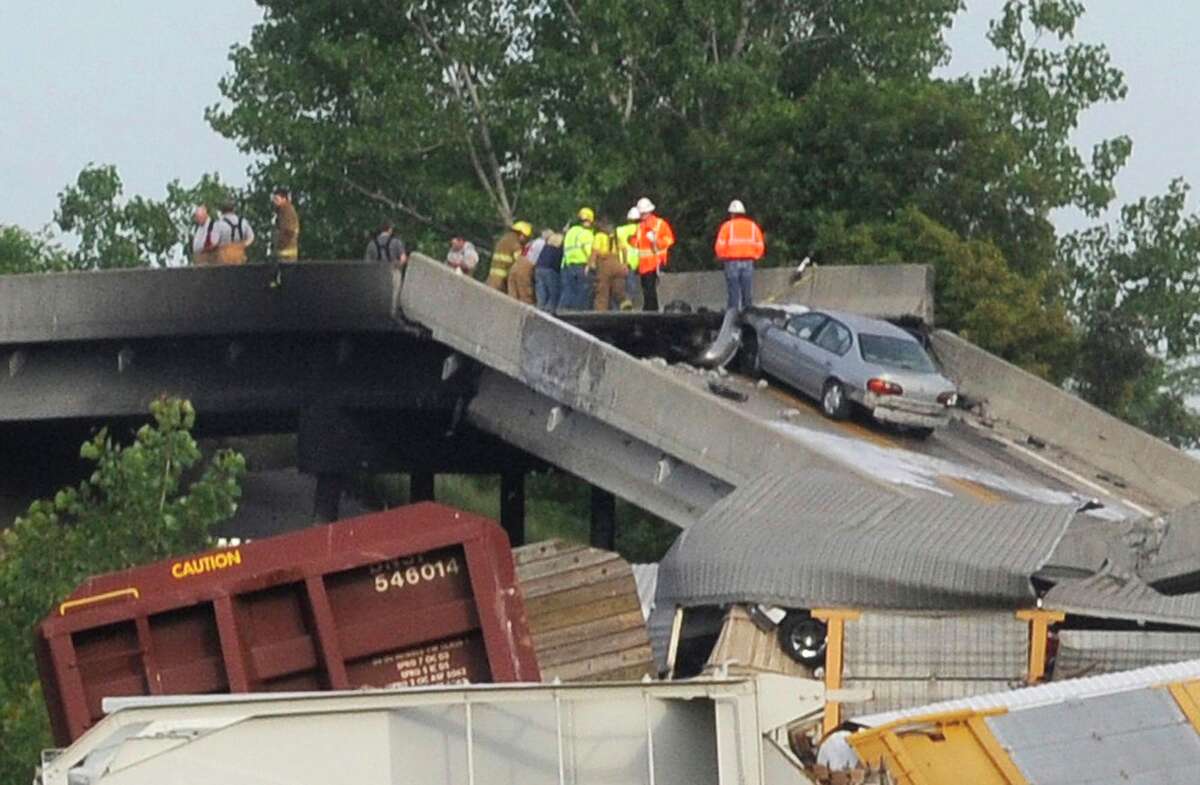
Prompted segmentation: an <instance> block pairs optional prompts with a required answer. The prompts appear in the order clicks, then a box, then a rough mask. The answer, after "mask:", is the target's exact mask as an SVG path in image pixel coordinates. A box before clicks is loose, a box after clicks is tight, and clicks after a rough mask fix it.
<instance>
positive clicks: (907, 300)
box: [659, 264, 934, 325]
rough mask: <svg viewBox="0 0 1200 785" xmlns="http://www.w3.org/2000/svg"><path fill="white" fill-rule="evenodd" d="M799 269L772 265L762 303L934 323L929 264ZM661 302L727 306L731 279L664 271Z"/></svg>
mask: <svg viewBox="0 0 1200 785" xmlns="http://www.w3.org/2000/svg"><path fill="white" fill-rule="evenodd" d="M793 275H794V268H791V267H782V268H781V267H771V268H762V269H760V270H757V271H756V272H755V275H754V299H755V302H759V303H791V304H796V305H807V306H809V307H810V308H829V309H833V310H840V311H851V312H853V313H861V314H865V315H867V316H874V317H877V318H880V319H897V320H910V321H918V322H921V323H923V324H928V325H932V324H934V304H933V268H932V267H930V266H929V265H924V264H889V265H844V266H832V267H824V266H822V267H816V268H811V269H809V270H807V271H805V273H804V275H803V276H801V277H800V279H799V280H796V281H793V280H792V279H793ZM659 292H660V293H659V301H660V302H661V303H663V304H666V303H669V302H671V301H672V300H683V301H684V302H687V303H689V304H691V305H692V306H693V307H705V308H712V309H714V310H719V309H722V308H724V307H725V276H724V274H723V273H721V272H720V271H715V272H702V273H664V274H663V276H662V281H661V283H660V284H659Z"/></svg>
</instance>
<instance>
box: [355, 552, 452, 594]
mask: <svg viewBox="0 0 1200 785" xmlns="http://www.w3.org/2000/svg"><path fill="white" fill-rule="evenodd" d="M457 574H458V559H456V558H453V557H451V558H449V559H439V560H438V561H433V562H425V563H424V564H414V565H411V566H409V567H405V568H403V569H398V570H393V571H392V572H391V573H387V572H381V573H377V574H376V575H375V591H377V592H385V591H388V590H390V589H403V588H404V587H405V586H416V585H417V584H418V583H421V582H422V581H432V580H435V579H437V578H445V577H446V576H447V575H457Z"/></svg>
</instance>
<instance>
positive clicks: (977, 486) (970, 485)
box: [767, 385, 1004, 504]
mask: <svg viewBox="0 0 1200 785" xmlns="http://www.w3.org/2000/svg"><path fill="white" fill-rule="evenodd" d="M767 392H768V393H769V394H770V395H771V397H773V398H775V400H777V401H780V402H782V403H786V404H790V405H791V406H793V407H797V406H800V405H803V406H805V407H806V408H808V409H809V410H810V411H812V412H814V413H816V414H817V415H818V416H820V417H821V418H822V419H823V420H825V422H828V423H830V424H832V425H834V426H835V427H837V428H838V429H839V430H841V431H843V432H845V433H847V434H849V435H852V436H855V437H857V438H859V439H862V440H864V441H868V442H871V443H872V444H874V445H876V446H878V447H884V448H887V449H889V450H899V449H904V446H903V445H902V444H900V443H899V442H896V441H894V440H892V439H889V438H888V437H886V436H884V435H882V434H879V433H876V432H875V431H872V430H871V429H870V428H867V427H866V426H863V425H860V424H858V423H856V422H852V421H850V420H830V419H829V418H828V417H825V415H824V414H822V413H821V410H820V409H819V408H818V407H817V405H816V404H814V403H813V402H812V401H809V400H808V399H807V398H801V397H798V396H796V395H793V394H792V393H790V392H788V391H786V390H781V389H779V388H778V387H776V386H774V385H771V386H769V387H767ZM938 479H940V480H942V481H943V482H944V483H945V484H947V485H951V486H953V489H957V490H959V491H962V492H963V493H965V494H967V495H968V496H971V497H972V498H974V499H976V500H978V501H981V502H983V503H984V504H996V503H997V502H1001V501H1004V496H1002V495H1001V494H999V493H997V492H995V491H993V490H992V489H991V488H988V487H987V486H986V485H982V484H981V483H978V482H975V481H974V480H964V479H962V478H959V477H949V476H945V475H939V477H938Z"/></svg>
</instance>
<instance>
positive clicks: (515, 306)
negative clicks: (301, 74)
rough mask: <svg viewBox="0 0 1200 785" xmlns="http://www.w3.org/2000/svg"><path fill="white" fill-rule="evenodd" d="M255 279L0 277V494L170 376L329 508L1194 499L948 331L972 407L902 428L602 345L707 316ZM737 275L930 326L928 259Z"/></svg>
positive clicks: (205, 426) (334, 270) (682, 514)
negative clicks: (561, 491) (827, 499)
mask: <svg viewBox="0 0 1200 785" xmlns="http://www.w3.org/2000/svg"><path fill="white" fill-rule="evenodd" d="M268 283H269V282H268V271H267V270H266V269H265V268H259V267H254V266H248V267H241V268H201V269H180V270H135V271H112V272H101V273H84V274H67V275H45V276H15V277H10V278H0V360H4V363H5V364H4V366H3V367H0V370H2V371H3V373H0V443H3V444H4V445H5V449H4V450H3V451H0V464H3V465H0V471H3V472H4V475H5V476H6V478H7V480H6V484H7V487H6V488H5V489H3V492H5V493H8V495H9V496H10V498H24V497H27V496H28V495H30V494H31V493H43V492H45V491H46V490H47V486H52V485H53V484H56V483H57V482H58V481H59V480H60V479H62V478H64V477H66V476H69V475H70V473H71V470H72V468H73V467H74V466H75V465H76V462H77V459H76V452H75V451H76V450H77V447H78V444H79V442H80V441H81V440H82V439H81V436H82V435H83V434H86V432H87V429H89V428H91V427H94V426H95V425H97V424H105V423H113V422H116V423H126V422H133V421H136V420H139V419H142V418H144V416H145V412H146V410H147V406H148V403H149V401H150V400H152V399H153V398H155V397H157V396H159V395H161V394H164V393H169V394H177V395H184V396H187V397H189V398H191V399H192V400H193V402H194V403H195V404H196V406H197V409H198V410H199V411H200V413H201V435H205V436H213V437H224V436H230V435H244V434H258V433H280V432H284V433H296V434H297V435H298V436H297V462H298V465H299V468H300V470H301V471H303V472H305V473H309V474H312V475H315V476H317V477H318V478H321V482H319V483H318V496H319V498H318V499H317V506H318V508H320V509H319V510H318V511H319V512H320V513H322V514H323V515H324V517H329V514H330V513H331V512H336V500H337V494H338V490H339V487H338V483H339V478H344V477H346V476H348V475H350V474H354V473H356V472H362V471H365V472H391V471H403V472H409V473H411V474H413V475H414V476H417V477H422V478H429V477H431V476H432V474H433V473H438V472H447V473H473V472H488V473H500V474H502V475H504V476H505V477H507V478H508V479H507V480H506V490H505V493H504V497H505V499H507V500H508V502H509V503H508V504H507V505H506V506H505V507H504V510H505V517H508V518H509V519H510V520H509V524H510V530H511V531H513V533H514V535H517V536H518V537H519V533H518V524H517V523H516V522H515V521H516V520H517V519H518V518H519V517H520V513H521V504H520V479H519V478H520V477H522V476H523V474H524V473H525V472H527V471H529V470H532V469H535V468H537V467H539V466H542V465H545V464H550V465H554V466H557V467H559V468H561V469H563V470H565V471H568V472H571V473H573V474H575V475H577V476H579V477H582V478H584V479H585V480H587V481H588V482H590V483H592V484H593V485H594V486H596V487H598V488H600V489H602V491H604V492H605V493H602V494H598V495H597V498H598V501H599V503H598V513H597V514H598V521H597V523H598V525H599V526H600V527H601V528H603V527H604V526H606V525H609V522H608V521H606V520H605V518H606V515H611V507H610V506H608V505H606V503H605V500H606V498H607V496H606V494H615V495H616V496H619V497H621V498H624V499H626V500H628V501H630V502H631V503H633V504H636V505H638V506H641V507H643V508H644V509H646V510H649V511H651V512H653V513H655V514H657V515H659V516H661V517H663V518H664V519H666V520H668V521H670V522H672V523H674V524H676V525H679V526H687V525H689V524H690V523H691V522H693V521H695V520H697V519H698V518H699V517H700V516H701V515H703V513H704V512H705V511H706V510H708V509H709V508H710V507H711V506H712V505H713V504H714V503H715V502H716V501H717V500H719V499H721V498H722V497H724V496H725V495H726V494H728V493H729V492H730V491H731V490H732V489H733V488H735V487H737V486H739V485H741V484H743V483H745V482H746V481H748V480H749V479H752V478H754V477H756V476H760V475H762V474H763V473H766V472H768V471H769V472H771V473H775V474H779V473H783V474H786V473H789V472H792V473H799V472H803V471H805V470H809V469H814V468H819V469H821V470H824V471H833V472H842V473H844V474H846V476H853V477H855V478H857V480H859V481H862V482H866V483H871V484H874V485H877V486H879V487H882V488H885V489H886V490H887V491H888V492H891V493H896V494H900V495H910V496H919V495H922V494H930V493H933V494H941V495H948V496H955V497H962V498H968V499H974V500H975V501H978V502H980V503H1001V502H1004V501H1010V500H1030V499H1032V500H1036V501H1059V502H1063V501H1070V500H1071V499H1073V498H1083V497H1086V498H1089V499H1090V498H1097V499H1100V501H1101V503H1102V504H1104V505H1105V506H1107V507H1110V508H1111V509H1113V510H1114V511H1119V512H1122V514H1127V513H1133V514H1141V513H1161V512H1163V511H1165V510H1167V509H1171V508H1175V507H1178V506H1181V505H1183V504H1187V503H1189V502H1192V501H1195V500H1196V499H1197V497H1200V464H1197V463H1196V462H1195V461H1192V460H1191V459H1189V458H1187V457H1186V456H1184V455H1183V454H1182V453H1179V452H1178V451H1176V450H1173V449H1172V448H1170V447H1169V446H1167V445H1165V444H1163V443H1162V442H1159V441H1158V440H1155V439H1152V438H1151V437H1148V436H1146V435H1145V434H1142V433H1140V432H1138V431H1136V430H1134V429H1131V428H1129V427H1128V426H1125V425H1123V424H1121V423H1119V422H1117V421H1116V420H1114V419H1113V418H1111V417H1108V416H1107V415H1104V414H1103V413H1101V412H1098V411H1097V410H1095V409H1093V408H1091V407H1089V406H1087V405H1086V404H1083V403H1082V402H1080V401H1078V400H1077V399H1074V398H1072V397H1071V396H1069V395H1067V394H1066V393H1063V392H1062V391H1060V390H1057V389H1056V388H1053V387H1051V386H1050V385H1046V384H1045V383H1042V382H1039V381H1037V380H1035V379H1033V377H1030V376H1028V375H1027V374H1024V373H1023V372H1021V371H1020V370H1018V369H1015V368H1013V367H1011V366H1008V365H1007V364H1005V363H1003V362H1002V361H1000V360H998V359H996V358H994V357H991V356H990V355H987V354H986V353H985V352H982V351H981V350H979V349H977V348H976V347H973V346H971V345H970V344H967V343H966V342H964V341H961V340H960V339H957V338H956V337H955V336H952V335H950V334H948V333H943V332H936V331H935V332H934V333H933V336H932V342H933V345H934V347H935V348H936V350H937V352H938V354H939V357H940V359H941V360H942V362H943V364H944V365H945V366H946V368H947V370H948V371H949V372H950V374H951V375H952V376H955V377H956V379H957V381H958V382H959V383H960V385H961V386H962V388H963V389H964V390H965V391H967V392H969V393H970V394H971V397H972V398H973V399H975V400H977V401H981V402H983V405H982V408H981V410H980V411H978V412H976V413H963V417H962V420H961V422H959V423H957V424H956V426H955V427H954V428H952V429H950V430H949V431H947V432H946V433H945V434H939V435H938V436H937V437H935V438H934V439H933V440H932V441H931V443H929V444H920V443H917V442H915V441H913V440H911V439H907V438H906V437H904V436H903V435H898V434H894V433H890V432H886V431H880V430H878V429H875V428H873V427H871V426H870V425H864V424H861V423H853V422H852V423H849V424H845V425H840V424H833V423H829V422H828V421H825V420H823V419H822V418H820V417H819V416H818V415H817V414H816V413H815V410H814V409H813V407H811V406H809V405H808V404H807V403H806V402H804V401H803V400H801V399H799V398H797V397H795V396H794V395H792V394H791V393H789V392H787V391H785V390H781V389H776V388H766V389H763V388H760V387H759V386H757V385H754V384H752V383H750V382H749V381H748V380H743V379H739V378H733V377H731V378H729V379H725V380H723V382H724V383H726V384H728V385H730V386H732V387H734V388H736V389H737V390H739V391H741V392H742V393H743V394H744V395H745V398H746V400H745V401H742V402H733V401H729V400H726V399H724V398H720V397H718V396H716V395H713V394H712V392H711V391H710V390H709V389H708V386H707V383H708V381H710V380H709V378H708V377H707V376H705V375H704V374H702V373H699V372H696V370H695V369H692V368H689V367H687V366H680V365H675V366H667V364H666V363H665V362H662V361H657V360H653V359H648V358H645V357H637V356H634V355H633V354H630V353H629V352H628V351H625V350H624V348H622V345H623V343H624V344H625V348H630V347H631V345H633V344H636V345H637V347H638V348H637V351H639V352H640V353H643V354H645V353H647V352H651V351H652V348H648V347H654V346H655V345H656V344H655V342H654V341H653V340H650V339H652V338H654V337H656V336H657V337H660V338H661V337H663V336H666V337H667V338H668V339H669V340H668V341H667V343H671V344H674V345H679V344H683V343H686V342H687V339H688V335H694V334H695V332H696V331H701V332H702V331H703V330H704V329H705V328H706V326H708V327H711V326H713V324H714V323H713V321H712V319H711V318H708V317H705V316H704V315H703V314H692V315H690V316H676V315H671V314H661V315H659V314H651V315H634V316H629V315H606V314H591V315H577V316H575V317H573V318H574V320H575V321H576V322H577V323H578V324H579V326H578V327H577V326H572V325H571V324H567V323H564V321H563V320H560V319H556V318H552V317H549V316H546V315H544V314H540V313H538V312H536V311H534V310H533V309H531V308H528V307H526V306H522V305H520V304H519V303H516V302H515V301H513V300H510V299H508V298H505V297H502V296H498V295H496V294H495V293H493V292H491V291H490V290H488V289H486V288H485V287H483V286H481V285H478V284H476V283H474V282H472V281H469V280H467V279H464V278H462V277H460V276H456V275H454V274H453V273H452V272H450V271H449V270H448V269H446V268H445V267H444V266H442V265H439V264H438V263H437V262H435V261H433V260H430V259H427V258H425V257H421V256H419V255H415V256H414V257H413V259H412V261H411V262H410V265H409V269H408V271H407V274H406V278H405V281H404V283H403V286H401V285H400V281H399V280H398V279H396V278H394V277H393V275H392V273H391V271H390V270H388V269H387V268H386V267H385V266H382V265H372V264H361V263H307V264H301V265H298V266H296V267H295V268H289V269H288V270H287V277H286V279H285V284H284V286H283V287H282V289H279V290H274V289H271V288H270V287H269V285H268ZM719 286H720V285H719V275H718V274H680V275H675V276H666V278H665V280H664V283H663V295H664V299H665V300H667V301H669V300H683V301H687V302H690V303H692V304H693V305H695V306H697V307H705V306H707V307H709V308H713V307H714V306H715V307H719V304H720V296H721V295H720V288H719ZM758 288H759V292H760V296H765V298H766V299H770V300H774V301H777V302H798V303H807V304H813V305H828V306H837V307H842V308H851V309H854V310H859V311H863V312H867V313H873V314H876V315H880V316H885V317H888V318H892V319H897V320H905V321H911V322H923V323H926V324H928V323H929V322H931V321H932V318H933V312H932V308H933V303H932V282H931V278H930V273H929V270H928V268H923V267H917V266H909V267H903V266H900V267H882V268H819V269H817V270H815V271H810V272H809V273H807V274H806V276H805V277H802V278H800V279H799V280H798V281H795V280H793V276H792V274H791V272H790V271H787V270H765V271H762V275H761V276H760V282H759V287H758ZM710 314H711V312H710ZM681 325H682V327H681ZM583 328H586V329H583ZM673 330H674V331H675V333H672V331H673ZM593 333H595V335H594V334H593ZM596 335H603V336H604V337H605V338H606V339H607V340H608V341H610V342H612V343H605V342H604V341H602V340H600V339H598V338H597V337H596ZM662 343H663V341H659V344H660V345H661V344H662ZM612 344H616V345H612ZM1031 436H1032V437H1033V438H1032V439H1031V438H1030V437H1031ZM47 444H51V445H54V447H53V448H52V449H49V450H46V449H45V446H46V445H47ZM608 502H609V505H610V503H611V500H610V499H609V500H608ZM606 506H607V510H606ZM601 535H602V537H603V536H611V526H609V529H608V530H607V535H605V534H604V532H601Z"/></svg>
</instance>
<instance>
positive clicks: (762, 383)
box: [754, 379, 770, 390]
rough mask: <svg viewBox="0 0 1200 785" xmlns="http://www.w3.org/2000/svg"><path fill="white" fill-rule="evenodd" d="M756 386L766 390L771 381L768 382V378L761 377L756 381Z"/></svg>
mask: <svg viewBox="0 0 1200 785" xmlns="http://www.w3.org/2000/svg"><path fill="white" fill-rule="evenodd" d="M754 386H755V387H757V388H758V389H760V390H765V389H767V387H769V386H770V385H769V383H768V382H767V380H766V379H759V380H758V381H757V382H755V383H754Z"/></svg>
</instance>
